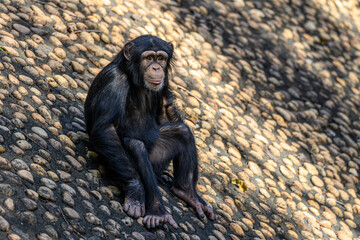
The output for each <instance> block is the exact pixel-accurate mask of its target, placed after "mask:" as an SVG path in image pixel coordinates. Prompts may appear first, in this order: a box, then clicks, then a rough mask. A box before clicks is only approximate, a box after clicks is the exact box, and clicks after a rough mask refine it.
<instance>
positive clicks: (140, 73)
mask: <svg viewBox="0 0 360 240" xmlns="http://www.w3.org/2000/svg"><path fill="white" fill-rule="evenodd" d="M173 51H174V46H173V45H172V43H170V42H166V41H164V40H162V39H160V38H158V37H155V36H151V35H144V36H140V37H138V38H135V39H134V40H132V41H130V42H128V43H126V44H125V46H124V48H123V50H122V54H124V57H125V58H126V60H127V64H126V66H127V72H128V74H129V75H130V76H129V77H130V78H131V79H132V81H133V83H134V84H135V85H137V86H143V87H146V88H148V89H150V90H152V91H159V90H161V89H162V88H163V87H164V86H167V85H168V70H169V68H170V61H171V59H172V57H173Z"/></svg>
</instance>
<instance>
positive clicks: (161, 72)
mask: <svg viewBox="0 0 360 240" xmlns="http://www.w3.org/2000/svg"><path fill="white" fill-rule="evenodd" d="M167 60H168V54H167V53H166V52H165V51H144V52H143V53H142V54H141V60H140V61H141V63H140V69H141V71H142V74H143V76H144V83H145V87H147V88H148V89H150V90H153V91H159V90H161V89H162V87H163V86H164V79H165V71H166V65H167Z"/></svg>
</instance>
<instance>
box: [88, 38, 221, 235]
mask: <svg viewBox="0 0 360 240" xmlns="http://www.w3.org/2000/svg"><path fill="white" fill-rule="evenodd" d="M173 48H174V47H173V45H172V44H171V43H170V42H166V41H164V40H162V39H160V38H158V37H155V36H151V35H144V36H140V37H138V38H136V39H134V40H132V41H130V42H128V43H126V44H125V46H124V47H123V49H122V50H121V51H120V53H118V55H117V56H116V57H115V59H114V60H113V61H112V62H111V63H110V64H109V65H107V66H106V67H105V68H104V69H103V70H102V71H101V72H100V73H99V74H98V75H97V76H96V77H95V79H94V82H93V83H92V85H91V87H90V89H89V93H88V96H87V98H86V101H85V120H86V129H87V132H88V134H89V137H90V145H91V146H92V147H93V148H94V150H95V151H96V152H97V153H99V155H100V156H101V157H102V159H104V161H105V164H106V166H107V168H108V169H110V170H112V171H113V173H114V175H115V177H116V178H117V180H119V181H120V182H122V183H123V184H124V186H125V187H124V190H125V201H124V210H125V212H126V213H127V214H128V215H129V216H131V217H134V218H138V217H140V216H144V215H145V217H144V224H145V225H146V226H147V227H156V226H158V225H159V224H160V223H169V224H170V225H172V226H173V227H175V228H177V227H178V225H177V223H176V222H175V221H174V219H173V218H172V216H171V215H170V214H169V213H168V212H167V210H166V209H165V207H164V204H163V202H162V198H161V194H160V192H159V190H158V186H157V183H156V176H157V175H159V174H161V172H162V171H163V170H164V169H165V168H166V167H167V166H168V165H169V163H170V161H171V160H172V159H173V167H174V180H173V186H172V188H171V190H172V192H173V193H174V194H175V195H176V196H177V197H179V198H180V199H182V200H184V201H185V202H186V203H187V204H188V205H190V206H191V207H193V208H195V210H196V212H197V214H198V215H199V216H201V217H204V216H205V214H204V213H206V214H207V215H208V217H209V218H210V219H214V212H213V210H212V208H211V207H210V206H208V205H207V204H206V203H205V201H204V200H203V199H202V198H201V197H200V196H199V195H198V193H197V190H196V183H197V180H198V157H197V152H196V147H195V142H194V137H193V135H192V132H191V130H190V129H189V127H188V126H187V125H185V124H184V123H183V120H182V117H181V115H180V114H179V112H178V110H177V108H176V106H175V104H174V95H173V93H172V92H171V91H170V89H169V80H168V72H169V69H170V67H171V66H170V65H171V64H172V59H173V50H174V49H173Z"/></svg>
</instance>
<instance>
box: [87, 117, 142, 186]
mask: <svg viewBox="0 0 360 240" xmlns="http://www.w3.org/2000/svg"><path fill="white" fill-rule="evenodd" d="M97 120H98V121H96V122H94V125H93V128H92V130H91V133H90V143H91V146H92V147H93V148H94V150H95V151H96V152H97V153H98V154H100V156H102V157H103V158H104V159H105V161H106V163H105V164H106V165H107V168H108V169H110V170H111V171H113V172H114V176H115V177H116V179H115V180H119V181H122V182H124V183H128V182H131V181H134V180H136V179H140V177H139V175H138V173H137V171H136V169H135V167H134V164H133V163H132V162H131V160H130V159H129V158H128V157H127V155H126V153H125V150H124V148H123V146H122V143H121V142H120V139H119V137H118V135H117V133H116V130H115V127H114V126H113V125H112V124H110V125H105V124H104V125H103V124H102V122H101V118H98V119H97Z"/></svg>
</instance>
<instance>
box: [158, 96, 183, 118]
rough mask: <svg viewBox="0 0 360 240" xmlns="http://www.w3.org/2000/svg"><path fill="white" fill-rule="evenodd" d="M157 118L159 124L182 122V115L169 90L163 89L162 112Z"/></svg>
mask: <svg viewBox="0 0 360 240" xmlns="http://www.w3.org/2000/svg"><path fill="white" fill-rule="evenodd" d="M159 118H160V119H159V122H160V124H165V123H169V122H175V123H182V122H183V117H182V116H181V114H180V111H179V110H178V108H177V106H176V104H175V96H174V94H173V93H172V92H171V91H170V90H166V91H165V96H164V101H163V107H162V113H161V115H160V116H159Z"/></svg>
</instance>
